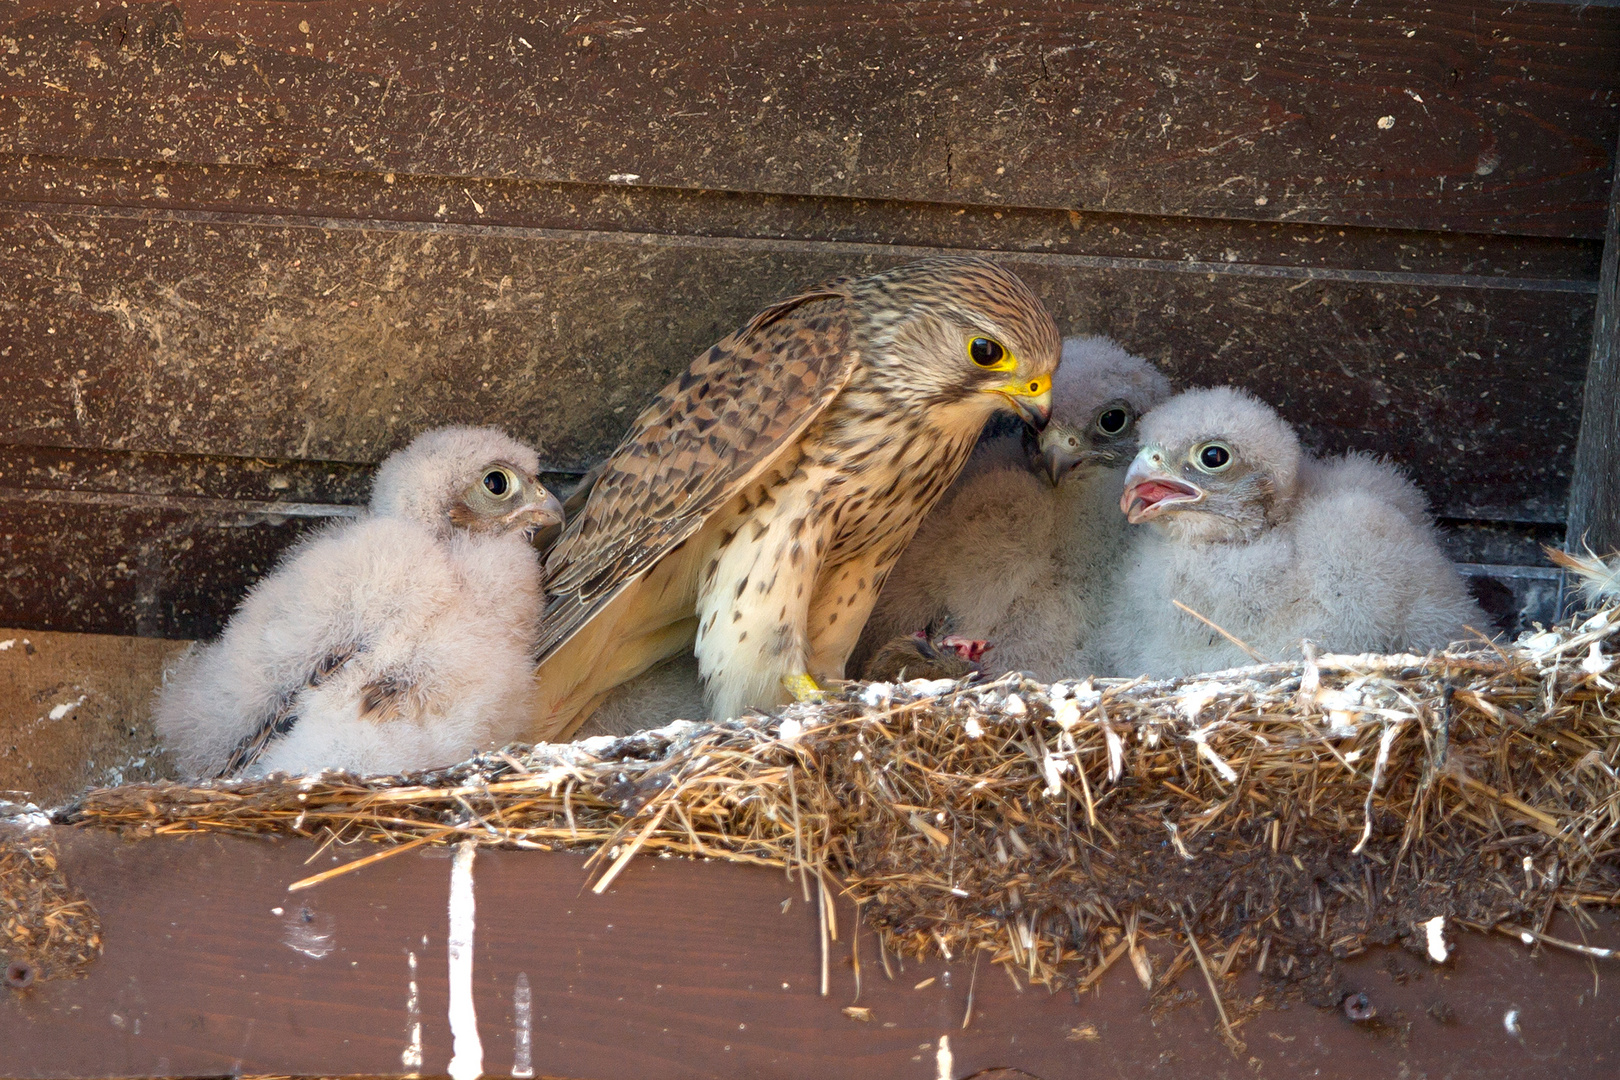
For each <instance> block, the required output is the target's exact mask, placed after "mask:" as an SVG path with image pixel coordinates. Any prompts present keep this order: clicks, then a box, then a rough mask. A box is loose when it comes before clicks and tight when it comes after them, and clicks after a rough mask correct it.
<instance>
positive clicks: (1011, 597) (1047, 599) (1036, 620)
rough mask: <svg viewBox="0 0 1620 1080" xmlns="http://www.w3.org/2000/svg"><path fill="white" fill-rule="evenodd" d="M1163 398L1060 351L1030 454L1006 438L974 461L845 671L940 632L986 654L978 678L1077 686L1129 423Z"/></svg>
mask: <svg viewBox="0 0 1620 1080" xmlns="http://www.w3.org/2000/svg"><path fill="white" fill-rule="evenodd" d="M1169 393H1170V383H1169V380H1167V379H1166V378H1165V377H1164V375H1163V374H1162V373H1160V372H1159V370H1158V369H1157V368H1155V367H1153V365H1151V364H1149V363H1148V362H1147V361H1146V360H1143V359H1141V358H1140V357H1136V356H1132V355H1131V354H1130V353H1128V352H1126V351H1125V350H1124V349H1123V348H1121V347H1120V346H1119V345H1118V344H1116V343H1115V342H1113V341H1111V340H1109V339H1108V338H1104V337H1074V338H1069V339H1068V340H1066V341H1065V342H1064V343H1063V361H1062V364H1061V365H1060V366H1059V367H1058V370H1057V373H1056V374H1055V375H1054V376H1053V377H1052V419H1051V420H1050V422H1049V423H1048V424H1047V427H1046V430H1045V431H1044V432H1043V433H1042V434H1041V437H1040V440H1039V443H1038V444H1037V443H1035V442H1034V441H1033V440H1032V439H1030V438H1027V437H1026V438H1023V439H1022V440H1021V439H1020V437H1019V436H1006V437H1003V438H999V439H993V440H987V441H986V442H985V443H983V444H982V445H981V446H980V447H979V448H978V449H977V450H976V451H975V452H974V457H973V459H971V460H970V462H969V464H968V466H967V468H966V469H965V470H964V472H963V475H962V477H961V478H960V479H959V480H958V481H957V482H956V484H955V486H954V487H953V489H952V490H951V491H950V492H949V493H948V494H947V495H946V496H945V498H944V499H942V500H941V501H940V505H939V506H938V507H937V508H936V509H935V510H934V511H933V513H932V514H930V515H929V516H928V518H927V519H926V520H925V521H924V522H923V524H922V526H921V527H920V528H919V529H918V530H917V535H916V538H915V539H914V540H912V542H911V546H910V547H909V548H907V549H906V552H905V554H904V555H902V556H901V557H900V561H899V563H898V564H897V565H896V566H895V569H894V572H893V573H892V574H891V575H890V576H889V579H888V581H887V583H886V584H885V585H884V587H883V591H882V593H881V595H880V596H879V598H878V602H877V606H876V608H875V609H874V611H873V613H872V617H871V619H870V620H868V622H867V625H866V629H865V631H864V632H863V634H862V636H861V643H860V646H859V647H858V648H857V650H856V657H855V658H856V660H857V662H858V663H859V664H862V665H864V664H865V663H867V662H869V661H870V659H871V658H872V657H874V656H876V655H877V652H878V650H879V649H880V648H881V647H882V646H883V644H884V643H885V642H888V641H891V640H893V639H896V638H902V637H905V636H908V635H910V634H912V633H914V632H915V631H917V630H920V629H923V628H924V627H927V626H929V625H931V624H935V623H938V622H940V621H941V620H945V619H948V620H950V621H951V624H952V626H953V629H954V630H955V632H956V633H957V634H959V635H962V636H965V637H969V638H982V639H985V640H988V641H989V642H990V643H991V645H992V646H993V648H994V651H993V652H991V653H990V655H989V656H988V657H986V658H985V661H984V663H983V665H982V668H983V670H984V672H985V674H987V675H996V674H1000V673H1003V672H1007V671H1031V672H1033V673H1035V675H1036V676H1038V677H1039V678H1042V679H1055V678H1060V677H1064V676H1071V675H1079V674H1086V673H1088V671H1089V669H1090V666H1091V663H1092V660H1091V657H1090V653H1089V646H1090V644H1091V641H1092V638H1093V637H1094V636H1095V632H1096V629H1097V627H1098V626H1099V625H1100V623H1101V619H1102V614H1103V609H1104V598H1105V595H1106V589H1107V586H1108V582H1109V579H1110V577H1111V571H1112V569H1113V568H1114V567H1115V566H1116V565H1117V561H1118V557H1119V554H1120V553H1121V552H1122V550H1123V548H1124V543H1125V536H1126V524H1125V520H1124V518H1123V517H1121V516H1120V514H1119V512H1118V510H1117V509H1116V508H1115V507H1116V505H1117V503H1118V501H1119V493H1120V489H1121V486H1122V484H1123V482H1124V469H1125V466H1126V465H1127V464H1128V463H1129V462H1130V460H1131V457H1132V455H1133V454H1134V453H1135V452H1136V422H1137V418H1138V417H1139V416H1141V415H1142V413H1144V412H1146V411H1147V410H1148V409H1149V408H1151V407H1152V406H1154V405H1155V404H1157V403H1158V402H1160V401H1162V400H1164V398H1166V397H1167V396H1169ZM854 669H855V670H863V669H862V667H860V666H855V667H854Z"/></svg>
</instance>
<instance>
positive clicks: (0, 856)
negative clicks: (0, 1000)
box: [0, 805, 101, 992]
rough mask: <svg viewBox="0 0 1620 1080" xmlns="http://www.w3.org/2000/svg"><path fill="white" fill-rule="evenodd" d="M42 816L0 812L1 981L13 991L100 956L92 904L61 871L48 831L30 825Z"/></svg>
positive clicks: (75, 971) (64, 974) (69, 972)
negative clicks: (14, 815)
mask: <svg viewBox="0 0 1620 1080" xmlns="http://www.w3.org/2000/svg"><path fill="white" fill-rule="evenodd" d="M9 809H11V807H10V806H8V805H0V812H3V811H6V810H9ZM43 821H44V818H43V816H42V815H40V814H38V813H27V814H24V815H23V816H21V817H17V818H12V819H10V820H9V821H8V820H7V819H5V818H3V817H0V981H3V982H4V983H5V985H6V986H8V987H10V988H11V989H13V990H26V989H28V988H29V987H30V986H32V985H34V984H35V983H36V982H42V981H44V980H46V979H66V978H72V977H73V976H76V975H81V974H83V973H84V971H85V969H86V968H88V967H89V966H90V964H91V963H93V962H94V961H95V959H96V958H97V957H98V956H100V955H101V920H100V919H99V918H97V917H96V911H95V908H93V907H91V905H90V901H89V900H87V899H85V897H84V894H82V893H80V892H79V891H78V890H77V889H75V888H74V887H73V886H72V885H70V884H69V883H68V881H67V878H66V876H65V875H64V874H63V873H62V868H61V866H60V865H58V862H57V851H56V845H55V843H53V842H52V840H51V834H50V832H49V831H48V830H46V829H42V828H36V827H30V826H32V825H38V824H42V823H43ZM0 992H3V991H0Z"/></svg>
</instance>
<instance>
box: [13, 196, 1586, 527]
mask: <svg viewBox="0 0 1620 1080" xmlns="http://www.w3.org/2000/svg"><path fill="white" fill-rule="evenodd" d="M0 225H3V226H4V231H3V233H0V316H3V317H4V318H5V319H6V320H7V321H8V323H9V324H10V326H11V327H12V331H13V337H12V340H11V341H10V342H9V343H7V344H6V345H4V346H0V351H3V352H4V353H5V354H6V357H7V362H8V363H9V365H10V367H11V370H12V371H14V372H15V373H16V374H17V375H18V376H19V377H18V378H17V379H15V380H14V383H13V385H14V386H15V390H14V392H13V396H12V398H11V403H10V405H9V406H8V407H7V408H6V409H4V410H3V412H0V442H6V443H13V444H28V445H49V446H58V447H83V448H91V449H98V450H109V451H111V450H118V451H149V452H164V453H178V454H203V455H228V456H240V457H249V458H258V457H271V458H294V459H308V460H331V461H350V462H370V461H376V460H378V459H379V458H380V457H381V456H383V455H384V454H385V453H386V452H387V451H389V450H391V449H393V448H395V447H397V446H399V445H402V444H403V443H404V442H405V441H407V440H408V438H409V437H410V436H411V435H413V434H414V433H415V432H417V431H420V430H422V429H424V428H426V427H430V426H434V425H436V424H441V423H451V422H461V423H493V424H497V425H501V426H504V427H506V428H508V429H509V430H512V431H513V432H515V433H517V434H519V435H520V436H522V437H524V438H527V439H530V440H532V441H533V442H535V444H536V445H537V446H538V447H539V448H540V451H541V455H542V460H543V461H546V462H547V463H548V464H549V465H550V466H551V467H553V468H556V469H573V470H578V469H583V468H585V467H586V466H588V465H589V464H590V463H591V462H593V461H595V460H598V459H599V458H600V457H601V456H602V455H604V454H605V453H606V452H608V451H609V450H610V449H611V447H612V446H613V445H614V443H615V442H616V441H617V439H618V437H619V434H620V433H621V432H622V431H623V430H624V428H625V426H626V425H627V424H628V423H629V421H630V420H631V418H632V417H634V416H635V415H636V413H637V412H638V411H639V410H640V408H641V406H642V404H643V403H644V402H645V401H647V400H648V399H649V397H650V396H651V395H652V393H653V392H654V391H655V390H656V389H657V388H658V387H659V386H661V385H662V384H663V383H664V382H665V381H667V380H668V379H669V378H670V377H671V375H672V374H673V373H675V372H676V371H678V370H680V369H682V368H684V367H685V365H686V364H687V363H688V362H689V360H690V358H691V357H692V356H693V355H695V354H696V353H697V352H698V351H699V350H700V349H702V348H703V347H706V346H707V345H708V344H709V343H711V342H713V341H714V340H716V339H718V338H719V337H721V336H722V335H723V334H725V333H727V332H729V331H730V330H731V329H732V328H733V327H735V326H736V325H738V324H740V323H741V322H742V321H743V320H744V319H746V318H747V317H748V315H750V314H751V313H752V312H753V311H755V310H757V309H758V308H759V307H760V306H761V305H762V304H763V303H765V302H766V301H768V300H770V299H771V298H773V297H775V296H778V295H781V294H783V293H785V292H787V291H789V290H791V289H794V288H796V287H800V286H802V285H804V284H806V283H808V282H813V281H816V280H818V279H821V278H823V277H826V276H830V275H832V274H835V273H840V272H849V271H855V272H861V271H868V270H872V269H876V268H879V267H884V266H891V265H895V264H897V263H899V262H903V261H905V260H907V259H910V258H915V257H917V256H919V255H922V254H925V253H926V249H914V250H906V249H895V248H889V247H883V246H877V245H860V244H836V243H817V244H812V245H806V244H798V243H793V242H787V241H768V240H751V239H750V240H744V239H735V238H724V237H660V236H645V235H634V234H625V233H612V234H604V233H591V234H571V235H556V234H553V233H551V232H548V231H545V230H536V231H534V232H530V233H525V234H520V235H512V234H511V231H510V230H507V231H504V232H494V233H492V232H489V231H480V230H476V229H471V230H462V231H459V232H458V231H452V230H445V229H437V230H433V231H426V232H424V231H422V230H420V229H418V228H416V227H415V226H414V224H400V225H398V226H396V227H391V228H381V227H376V226H375V225H374V224H372V225H363V224H361V223H350V224H349V225H348V226H345V227H341V228H337V227H330V223H316V222H310V223H307V224H300V223H294V224H287V223H284V222H282V223H274V224H260V223H256V222H251V221H247V222H244V221H236V220H225V219H215V220H208V221H193V220H151V219H148V218H145V217H144V216H135V217H122V216H98V215H92V214H81V213H67V212H61V213H46V212H40V211H16V212H12V213H0ZM1000 257H1002V258H1003V260H1004V261H1005V262H1006V264H1007V265H1009V266H1011V267H1012V268H1013V269H1015V270H1016V271H1017V272H1018V273H1019V274H1020V275H1022V276H1024V277H1025V278H1026V279H1027V280H1028V281H1029V282H1030V283H1031V285H1032V286H1033V287H1034V288H1035V290H1036V292H1037V293H1039V294H1040V295H1041V296H1042V297H1043V298H1044V299H1045V300H1046V302H1047V303H1048V305H1049V306H1050V307H1051V309H1052V311H1053V313H1054V315H1055V316H1056V317H1057V319H1058V323H1059V326H1060V328H1061V329H1063V330H1064V331H1065V332H1093V333H1106V334H1109V335H1112V336H1114V337H1116V338H1118V339H1119V340H1120V341H1122V342H1123V343H1124V344H1125V345H1126V346H1127V347H1129V348H1132V349H1134V350H1136V351H1138V352H1140V353H1141V354H1142V355H1145V356H1147V357H1149V358H1150V359H1153V360H1154V361H1156V362H1158V363H1160V364H1161V365H1162V366H1163V367H1164V368H1165V369H1166V370H1167V371H1168V372H1169V373H1170V374H1171V375H1172V377H1174V378H1176V379H1179V380H1181V381H1183V382H1185V383H1188V384H1197V385H1207V384H1212V383H1221V382H1233V383H1237V384H1239V385H1245V386H1248V387H1250V388H1252V389H1254V390H1255V391H1256V392H1258V393H1260V394H1261V396H1262V397H1264V398H1266V399H1267V400H1270V401H1273V402H1275V403H1276V404H1277V405H1278V406H1279V408H1280V409H1281V410H1282V412H1283V413H1284V415H1285V416H1287V417H1288V418H1289V419H1291V420H1293V421H1294V422H1296V423H1297V424H1299V425H1300V426H1301V429H1302V433H1303V435H1304V437H1305V439H1306V441H1307V443H1309V444H1311V445H1313V446H1315V447H1317V448H1319V449H1323V450H1333V451H1337V450H1341V449H1345V448H1348V447H1361V448H1366V449H1374V450H1378V451H1382V452H1384V453H1388V454H1390V455H1391V456H1392V457H1393V458H1394V459H1395V460H1397V461H1399V462H1400V463H1401V464H1403V465H1405V466H1406V467H1408V468H1409V469H1411V470H1412V471H1413V473H1414V475H1415V477H1416V479H1417V480H1418V482H1419V483H1420V484H1421V485H1422V486H1423V487H1424V488H1425V489H1426V490H1427V491H1429V492H1430V493H1431V495H1432V496H1433V498H1434V500H1435V502H1436V505H1437V508H1438V509H1439V510H1440V512H1442V513H1443V514H1446V515H1448V516H1454V517H1461V518H1489V519H1498V520H1507V521H1561V520H1562V519H1563V515H1564V506H1563V500H1564V495H1565V491H1566V490H1567V486H1568V475H1569V468H1570V461H1571V455H1572V453H1573V445H1574V439H1575V432H1576V426H1577V416H1578V413H1579V407H1580V406H1579V402H1580V387H1581V382H1582V379H1583V377H1584V375H1585V355H1586V350H1587V344H1588V342H1589V340H1590V326H1591V320H1592V311H1593V302H1594V298H1593V296H1592V292H1591V285H1590V283H1588V282H1582V281H1571V280H1567V279H1555V278H1535V279H1526V278H1516V279H1513V280H1498V279H1495V278H1490V277H1482V276H1472V277H1470V276H1445V275H1428V276H1425V275H1422V274H1416V275H1412V276H1411V277H1409V278H1408V279H1406V280H1394V281H1387V280H1383V279H1379V278H1374V279H1373V280H1366V279H1365V276H1364V275H1361V276H1358V275H1357V274H1356V273H1355V272H1353V271H1345V272H1343V273H1337V274H1335V273H1332V272H1331V271H1330V272H1329V273H1328V275H1327V276H1323V277H1320V278H1316V279H1312V278H1309V277H1306V276H1291V275H1290V274H1284V275H1280V276H1279V275H1277V274H1274V273H1272V272H1271V271H1272V270H1274V269H1275V268H1270V267H1264V266H1253V265H1249V266H1245V267H1243V269H1245V270H1248V271H1250V272H1248V273H1244V272H1221V273H1216V272H1215V270H1216V269H1218V267H1217V266H1216V265H1213V264H1212V265H1209V266H1203V267H1199V266H1189V265H1188V264H1185V263H1182V262H1175V261H1171V260H1134V261H1132V262H1120V261H1111V262H1110V261H1106V260H1105V261H1103V262H1101V263H1098V262H1097V261H1096V260H1091V259H1087V258H1085V257H1082V256H1068V255H1061V254H1051V255H1048V254H1045V253H1032V252H1021V253H1002V254H1001V255H1000Z"/></svg>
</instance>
